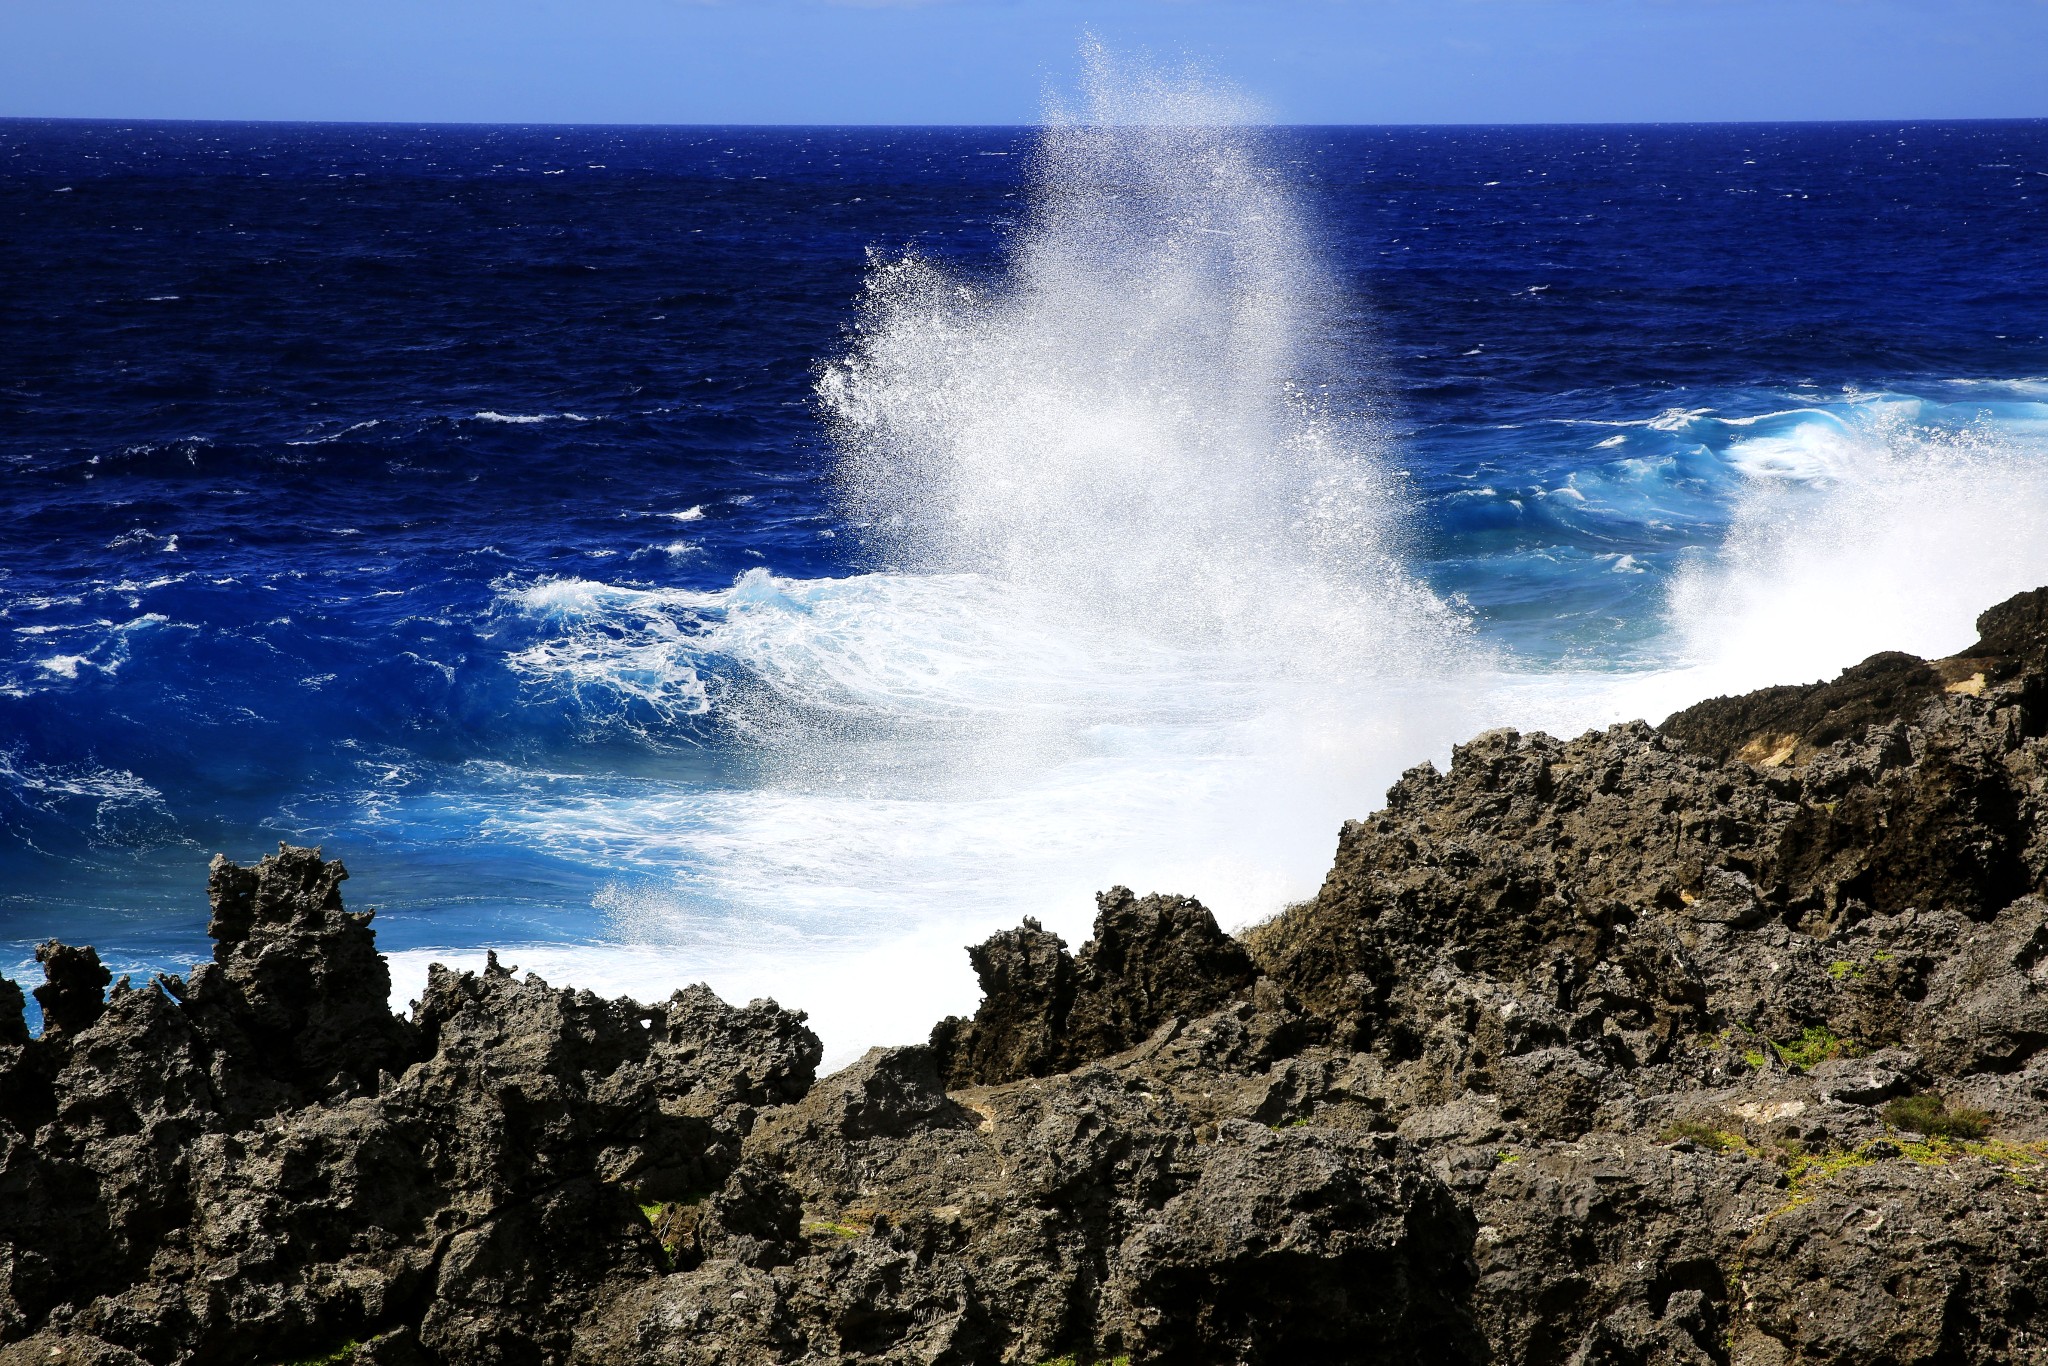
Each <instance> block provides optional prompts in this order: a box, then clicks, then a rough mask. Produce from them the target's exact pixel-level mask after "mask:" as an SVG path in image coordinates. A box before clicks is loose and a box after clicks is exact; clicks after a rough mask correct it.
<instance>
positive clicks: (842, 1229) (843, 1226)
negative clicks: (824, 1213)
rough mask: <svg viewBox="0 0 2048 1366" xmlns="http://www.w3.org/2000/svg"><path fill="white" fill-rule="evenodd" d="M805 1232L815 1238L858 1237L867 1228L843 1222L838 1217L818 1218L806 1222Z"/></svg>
mask: <svg viewBox="0 0 2048 1366" xmlns="http://www.w3.org/2000/svg"><path fill="white" fill-rule="evenodd" d="M804 1232H805V1233H808V1234H809V1235H810V1236H811V1237H813V1238H858V1237H860V1236H862V1235H863V1234H865V1233H866V1232H867V1229H865V1228H863V1227H862V1226H861V1225H859V1224H847V1223H841V1222H840V1221H839V1220H837V1219H817V1220H813V1221H812V1222H810V1223H808V1224H805V1225H804Z"/></svg>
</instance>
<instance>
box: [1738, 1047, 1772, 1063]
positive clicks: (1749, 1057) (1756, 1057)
mask: <svg viewBox="0 0 2048 1366" xmlns="http://www.w3.org/2000/svg"><path fill="white" fill-rule="evenodd" d="M1742 1060H1743V1061H1744V1062H1746V1063H1748V1064H1749V1065H1750V1066H1751V1067H1756V1068H1763V1067H1767V1066H1769V1065H1770V1061H1771V1060H1770V1059H1769V1058H1767V1057H1765V1056H1764V1055H1763V1054H1761V1053H1759V1052H1757V1051H1756V1050H1755V1049H1754V1048H1752V1049H1749V1050H1747V1051H1745V1052H1744V1053H1743V1055H1742Z"/></svg>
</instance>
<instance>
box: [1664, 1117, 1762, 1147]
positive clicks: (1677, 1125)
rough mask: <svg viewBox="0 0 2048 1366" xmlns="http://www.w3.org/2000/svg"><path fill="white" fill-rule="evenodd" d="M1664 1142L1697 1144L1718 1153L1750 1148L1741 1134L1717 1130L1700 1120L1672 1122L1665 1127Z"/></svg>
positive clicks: (1676, 1120)
mask: <svg viewBox="0 0 2048 1366" xmlns="http://www.w3.org/2000/svg"><path fill="white" fill-rule="evenodd" d="M1664 1142H1666V1143H1680V1142H1687V1143H1696V1144H1698V1145H1699V1146H1700V1147H1702V1148H1707V1149H1710V1150H1711V1151H1713V1152H1717V1153H1726V1152H1733V1151H1735V1150H1736V1149H1738V1148H1746V1147H1748V1146H1749V1144H1748V1143H1747V1142H1745V1141H1744V1139H1743V1137H1742V1135H1741V1134H1737V1133H1730V1132H1729V1131H1728V1130H1726V1129H1717V1128H1715V1127H1714V1126H1713V1125H1711V1124H1708V1123H1707V1122H1705V1121H1704V1120H1698V1119H1674V1120H1672V1121H1671V1123H1669V1124H1667V1125H1665V1126H1664Z"/></svg>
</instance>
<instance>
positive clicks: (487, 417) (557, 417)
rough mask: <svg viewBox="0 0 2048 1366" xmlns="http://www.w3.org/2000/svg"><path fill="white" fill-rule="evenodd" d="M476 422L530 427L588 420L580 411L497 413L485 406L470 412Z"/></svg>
mask: <svg viewBox="0 0 2048 1366" xmlns="http://www.w3.org/2000/svg"><path fill="white" fill-rule="evenodd" d="M471 416H472V418H473V419H474V420H475V421H478V422H504V423H510V424H511V425H513V426H517V427H530V426H534V425H536V424H538V423H542V422H588V421H590V419H589V418H587V417H585V416H583V415H582V414H581V413H498V412H492V411H491V410H490V409H488V408H486V409H484V410H483V411H482V412H479V413H473V414H471Z"/></svg>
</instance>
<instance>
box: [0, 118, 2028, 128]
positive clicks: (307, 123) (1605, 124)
mask: <svg viewBox="0 0 2048 1366" xmlns="http://www.w3.org/2000/svg"><path fill="white" fill-rule="evenodd" d="M8 123H89V124H106V123H126V124H194V125H210V126H228V127H274V128H595V129H603V128H615V129H655V128H660V129H705V130H717V131H720V132H733V131H762V132H802V131H833V132H841V131H855V130H879V131H890V132H907V131H948V132H953V131H957V132H966V131H989V132H1028V131H1035V130H1038V129H1042V128H1045V127H1048V126H1049V125H1047V124H1046V123H1044V122H1032V123H815V122H795V121H790V122H771V123H716V122H701V121H699V122H676V123H664V122H621V121H616V120H588V121H584V120H566V121H564V120H548V119H538V120H511V119H381V118H380V119H279V118H214V117H188V116H175V117H163V116H155V115H121V114H0V124H8ZM1960 123H1978V124H1991V123H2048V114H2016V115H1969V116H1961V117H1954V116H1939V115H1928V116H1920V115H1901V116H1897V117H1884V118H1839V119H1827V118H1802V119H1790V118H1786V119H1769V118H1758V119H1523V120H1510V121H1499V120H1478V119H1474V120H1453V121H1437V122H1376V123H1327V122H1322V123H1283V122H1270V123H1268V122H1245V123H1216V124H1190V125H1184V126H1187V127H1212V128H1269V129H1274V130H1297V129H1363V128H1374V129H1406V128H1786V127H1841V126H1843V125H1851V124H1853V125H1868V126H1874V127H1884V126H1893V125H1899V124H1960ZM1084 126H1085V125H1084ZM1094 126H1129V127H1169V126H1183V125H1166V124H1151V125H1140V124H1132V125H1094Z"/></svg>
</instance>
